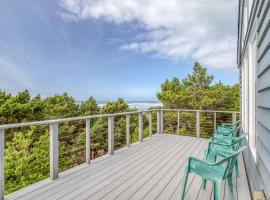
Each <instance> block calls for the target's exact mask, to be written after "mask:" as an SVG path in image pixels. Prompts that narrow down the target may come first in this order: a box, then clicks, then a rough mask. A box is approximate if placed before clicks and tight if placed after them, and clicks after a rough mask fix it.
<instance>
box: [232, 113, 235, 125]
mask: <svg viewBox="0 0 270 200" xmlns="http://www.w3.org/2000/svg"><path fill="white" fill-rule="evenodd" d="M235 122H236V113H232V123H235Z"/></svg>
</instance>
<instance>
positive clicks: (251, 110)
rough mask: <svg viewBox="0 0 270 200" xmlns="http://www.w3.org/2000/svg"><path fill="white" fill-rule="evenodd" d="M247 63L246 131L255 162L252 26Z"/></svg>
mask: <svg viewBox="0 0 270 200" xmlns="http://www.w3.org/2000/svg"><path fill="white" fill-rule="evenodd" d="M248 49H249V56H248V58H249V65H248V68H249V69H248V71H249V74H248V82H249V94H248V99H249V100H248V104H249V105H248V107H249V109H248V117H249V122H248V133H249V147H250V150H251V153H252V156H253V159H254V161H255V163H257V149H256V137H257V134H256V82H257V77H256V74H257V73H256V68H257V47H256V31H255V30H254V28H253V31H252V34H251V38H250V41H249V47H248Z"/></svg>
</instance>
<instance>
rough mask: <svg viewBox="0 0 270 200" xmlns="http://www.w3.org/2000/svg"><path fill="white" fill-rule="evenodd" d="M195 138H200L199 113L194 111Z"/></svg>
mask: <svg viewBox="0 0 270 200" xmlns="http://www.w3.org/2000/svg"><path fill="white" fill-rule="evenodd" d="M196 136H197V138H199V137H200V111H196Z"/></svg>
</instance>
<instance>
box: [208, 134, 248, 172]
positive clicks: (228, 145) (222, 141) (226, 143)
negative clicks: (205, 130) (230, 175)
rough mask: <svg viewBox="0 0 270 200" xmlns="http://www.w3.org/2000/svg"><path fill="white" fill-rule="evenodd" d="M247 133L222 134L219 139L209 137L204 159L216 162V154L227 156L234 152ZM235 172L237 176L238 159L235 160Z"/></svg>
mask: <svg viewBox="0 0 270 200" xmlns="http://www.w3.org/2000/svg"><path fill="white" fill-rule="evenodd" d="M246 135H247V134H242V135H241V136H239V137H228V136H223V137H220V138H219V139H214V140H213V138H212V139H210V140H209V143H208V148H207V149H206V151H205V159H206V160H210V161H213V162H216V159H217V156H219V157H223V158H225V157H228V156H229V155H231V154H233V153H235V152H236V151H238V150H239V148H240V147H241V143H242V141H243V139H244V138H245V137H246ZM235 174H236V176H237V177H239V170H238V160H236V161H235Z"/></svg>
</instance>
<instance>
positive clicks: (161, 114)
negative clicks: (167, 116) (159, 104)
mask: <svg viewBox="0 0 270 200" xmlns="http://www.w3.org/2000/svg"><path fill="white" fill-rule="evenodd" d="M163 131H164V124H163V110H161V111H160V133H163Z"/></svg>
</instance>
